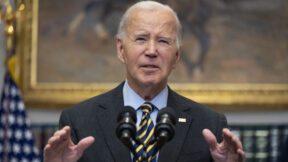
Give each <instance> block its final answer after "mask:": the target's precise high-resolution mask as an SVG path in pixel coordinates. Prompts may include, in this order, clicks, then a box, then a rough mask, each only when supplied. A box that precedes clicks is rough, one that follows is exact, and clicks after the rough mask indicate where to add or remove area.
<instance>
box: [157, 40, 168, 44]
mask: <svg viewBox="0 0 288 162" xmlns="http://www.w3.org/2000/svg"><path fill="white" fill-rule="evenodd" d="M158 42H159V43H163V44H167V45H169V44H170V42H169V41H168V40H165V39H159V41H158Z"/></svg>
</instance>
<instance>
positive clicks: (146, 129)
mask: <svg viewBox="0 0 288 162" xmlns="http://www.w3.org/2000/svg"><path fill="white" fill-rule="evenodd" d="M155 108H156V107H155V106H154V105H153V104H151V103H150V102H145V103H144V104H142V105H141V106H140V109H141V110H142V119H141V122H140V125H139V127H138V129H137V135H136V136H137V137H138V138H139V139H140V140H141V141H142V143H144V144H145V145H146V144H147V143H149V141H150V139H152V138H154V124H153V121H152V119H151V117H150V113H151V112H152V111H153V110H154V109H155ZM134 148H135V149H136V153H137V157H134V158H133V162H140V161H142V159H141V155H142V153H143V151H144V147H143V145H142V144H141V145H138V144H135V145H134ZM154 149H155V143H153V144H151V145H147V147H146V152H147V161H149V162H156V156H153V157H152V154H153V151H154Z"/></svg>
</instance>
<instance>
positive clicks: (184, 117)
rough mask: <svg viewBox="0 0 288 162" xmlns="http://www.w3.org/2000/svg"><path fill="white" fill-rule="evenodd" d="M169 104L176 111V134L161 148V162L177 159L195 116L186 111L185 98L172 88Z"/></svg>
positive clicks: (159, 158) (159, 159)
mask: <svg viewBox="0 0 288 162" xmlns="http://www.w3.org/2000/svg"><path fill="white" fill-rule="evenodd" d="M181 101H182V102H181ZM167 106H168V107H171V108H173V109H174V110H175V112H176V126H175V136H174V138H173V139H172V140H171V141H170V142H168V143H167V144H166V145H164V146H163V148H162V149H161V150H160V153H159V157H158V161H159V162H166V161H177V159H178V157H179V154H180V151H181V148H182V145H183V143H184V141H185V139H186V135H187V132H188V130H189V127H190V125H191V123H192V122H193V118H192V117H191V116H190V115H189V114H187V113H186V111H188V110H189V108H188V107H187V106H185V102H183V99H182V98H180V97H179V95H178V94H176V93H175V92H173V91H171V90H170V89H169V95H168V103H167Z"/></svg>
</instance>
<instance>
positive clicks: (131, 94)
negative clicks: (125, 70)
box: [123, 80, 168, 110]
mask: <svg viewBox="0 0 288 162" xmlns="http://www.w3.org/2000/svg"><path fill="white" fill-rule="evenodd" d="M123 99H124V106H131V107H133V108H134V109H135V110H137V109H138V108H139V107H140V105H142V104H143V103H144V102H145V100H144V99H143V98H142V97H140V96H139V95H138V94H137V93H136V92H135V91H134V90H133V89H132V88H131V87H130V86H129V84H128V82H127V80H126V81H125V84H124V86H123ZM167 99H168V87H167V86H165V88H164V89H163V90H162V91H161V92H160V93H159V94H158V95H157V96H155V97H154V98H153V99H152V100H151V101H149V102H151V103H152V104H153V105H155V106H156V107H157V108H158V110H161V109H162V108H164V107H166V106H167Z"/></svg>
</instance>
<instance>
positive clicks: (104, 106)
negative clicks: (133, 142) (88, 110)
mask: <svg viewBox="0 0 288 162" xmlns="http://www.w3.org/2000/svg"><path fill="white" fill-rule="evenodd" d="M122 89H123V84H121V85H120V86H118V87H117V88H116V89H114V90H112V91H111V92H110V93H109V94H108V95H107V96H105V99H103V102H102V103H101V104H100V105H99V106H100V107H101V108H100V109H99V112H98V113H97V118H98V119H99V120H98V122H99V123H100V125H101V128H102V130H103V133H104V138H105V142H106V144H107V145H108V148H109V150H110V151H111V154H112V155H113V158H114V161H119V162H123V161H127V162H128V161H131V155H130V151H129V149H128V148H127V147H126V146H125V145H124V144H122V142H121V141H120V140H119V139H118V138H117V136H116V124H117V116H118V114H119V113H120V110H121V108H123V107H124V104H123V94H122ZM96 141H97V139H96Z"/></svg>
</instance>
